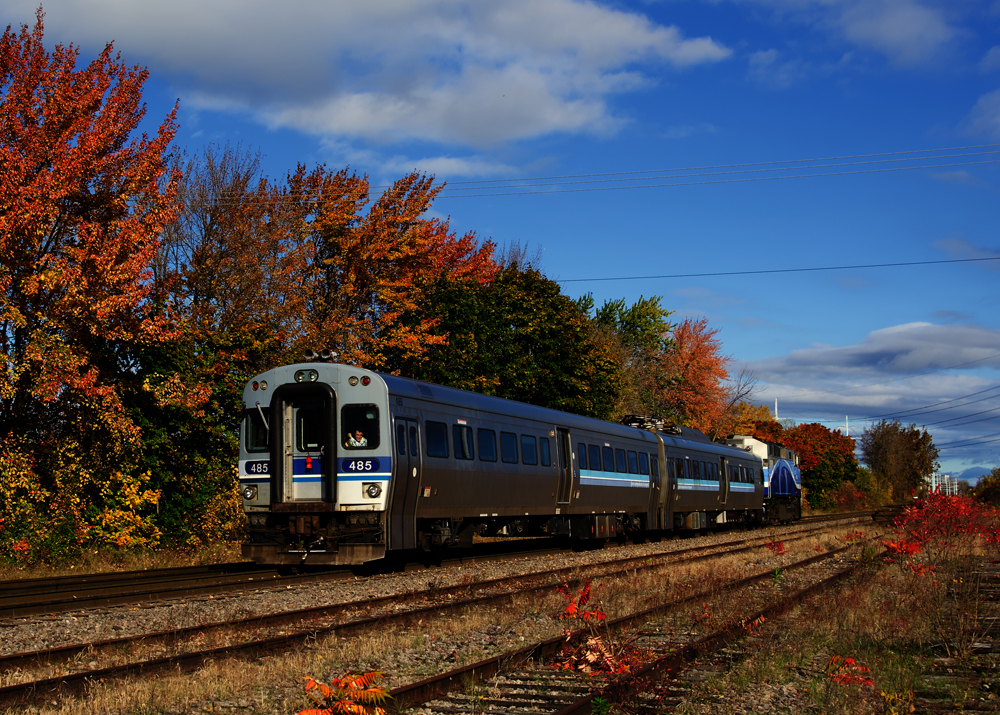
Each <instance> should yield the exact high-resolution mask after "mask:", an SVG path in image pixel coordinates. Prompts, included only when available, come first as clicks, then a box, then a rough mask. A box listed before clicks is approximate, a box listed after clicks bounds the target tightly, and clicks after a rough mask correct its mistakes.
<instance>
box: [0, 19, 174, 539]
mask: <svg viewBox="0 0 1000 715" xmlns="http://www.w3.org/2000/svg"><path fill="white" fill-rule="evenodd" d="M42 40H43V14H42V12H41V10H39V12H38V15H37V20H36V23H35V26H34V28H33V29H29V28H28V27H27V26H23V27H22V28H21V30H20V32H15V31H13V30H12V29H11V28H10V27H9V26H8V27H7V29H6V31H5V32H4V34H3V37H2V38H0V166H3V172H2V173H0V207H2V208H0V256H2V264H0V324H2V328H0V353H2V359H3V361H4V369H3V374H2V376H0V444H2V457H0V476H2V479H0V484H2V487H0V510H2V512H3V514H2V516H3V519H4V521H3V530H2V532H0V549H10V548H12V545H18V544H23V543H25V542H27V543H29V544H30V545H31V548H32V549H34V550H36V551H45V550H46V549H49V548H50V546H51V544H54V543H66V542H67V541H76V542H80V541H82V540H84V539H85V538H88V537H89V538H97V539H99V540H103V541H106V542H110V543H115V544H131V543H142V542H144V541H147V540H150V539H155V537H156V534H155V528H154V527H152V525H151V523H150V521H149V507H150V506H151V505H152V504H153V503H155V501H156V498H157V495H156V493H155V491H152V490H150V489H148V488H147V487H146V479H147V477H148V475H146V474H144V473H143V472H141V471H140V470H139V469H138V466H139V465H138V461H137V460H138V455H139V452H140V449H139V439H138V438H139V434H138V430H137V429H136V426H135V425H134V423H133V422H132V421H131V420H130V419H129V416H128V414H127V413H126V411H125V410H124V409H123V407H122V404H121V399H120V397H121V395H120V386H121V385H122V383H123V382H125V381H128V380H129V379H130V377H129V376H130V367H131V365H130V359H131V358H130V355H131V352H130V351H131V350H132V348H134V347H135V346H140V345H143V344H149V343H153V342H156V341H159V340H161V339H163V338H164V337H165V331H164V323H163V322H162V321H161V320H156V319H152V318H150V317H149V316H148V314H147V311H146V310H145V308H144V306H145V302H146V300H147V298H148V296H149V281H148V270H149V266H150V261H151V258H152V256H153V253H154V251H155V249H156V237H157V235H158V234H159V232H160V231H161V229H162V227H163V225H164V224H165V223H166V222H168V221H169V220H170V219H171V212H172V208H171V194H172V191H173V185H172V184H171V182H169V181H165V182H164V181H163V180H162V179H163V177H164V174H165V172H166V170H167V164H166V161H165V158H164V156H165V150H166V148H167V145H168V143H169V142H170V140H171V138H172V136H173V134H174V131H175V123H174V113H171V114H170V115H169V116H168V117H167V118H166V119H165V121H164V122H163V123H162V125H161V126H160V128H159V131H158V133H157V134H156V136H154V137H153V138H148V137H147V136H146V135H142V137H141V138H138V139H131V138H130V137H131V135H132V132H133V131H134V130H135V129H136V128H137V126H138V124H139V122H140V120H141V119H142V118H143V115H144V113H145V109H144V107H143V105H142V104H141V90H142V86H143V83H144V81H145V79H146V72H145V70H143V69H140V68H136V67H127V66H126V65H125V64H124V63H123V62H122V61H121V60H120V58H119V56H118V55H116V54H114V53H113V49H112V46H111V45H110V44H109V45H108V46H106V47H105V48H104V50H103V51H102V52H101V53H100V54H99V55H98V56H97V57H96V58H95V59H94V60H93V61H92V62H91V63H90V64H89V65H87V66H86V67H83V68H78V67H77V66H76V65H77V59H78V54H79V51H78V49H77V48H75V47H73V46H72V45H70V46H68V47H67V46H63V45H57V46H56V47H55V49H54V50H53V51H52V53H51V54H50V53H49V52H47V51H46V49H45V48H44V46H43V42H42ZM175 111H176V110H175ZM56 532H59V533H60V534H61V536H59V537H58V538H56V536H54V535H55V534H56ZM53 539H54V541H53Z"/></svg>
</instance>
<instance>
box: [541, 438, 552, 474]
mask: <svg viewBox="0 0 1000 715" xmlns="http://www.w3.org/2000/svg"><path fill="white" fill-rule="evenodd" d="M538 456H540V457H541V458H542V466H543V467H551V466H552V453H551V452H550V451H549V438H548V437H539V438H538Z"/></svg>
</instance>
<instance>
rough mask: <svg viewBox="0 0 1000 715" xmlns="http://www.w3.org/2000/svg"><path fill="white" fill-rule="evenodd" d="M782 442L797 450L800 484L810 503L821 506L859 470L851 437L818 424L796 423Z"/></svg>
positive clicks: (787, 431)
mask: <svg viewBox="0 0 1000 715" xmlns="http://www.w3.org/2000/svg"><path fill="white" fill-rule="evenodd" d="M780 442H781V444H783V445H784V446H786V447H788V448H789V449H793V450H795V451H796V452H798V453H799V468H800V469H801V470H802V485H803V486H804V487H805V488H806V489H807V490H808V493H807V498H808V500H809V503H810V504H812V505H813V506H823V505H824V504H826V503H828V502H830V500H831V499H833V495H834V494H835V492H836V491H837V489H838V488H839V487H840V485H841V484H842V483H844V482H853V481H854V479H855V477H856V475H857V471H858V460H857V458H856V457H855V456H854V440H853V439H851V438H850V437H847V436H845V435H843V434H841V433H840V432H838V431H836V430H831V429H829V428H827V427H824V426H823V425H821V424H816V423H810V424H803V425H796V426H795V427H792V428H791V429H788V430H785V431H784V434H783V435H781V439H780Z"/></svg>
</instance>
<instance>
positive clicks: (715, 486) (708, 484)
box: [677, 479, 719, 492]
mask: <svg viewBox="0 0 1000 715" xmlns="http://www.w3.org/2000/svg"><path fill="white" fill-rule="evenodd" d="M677 488H678V489H679V490H681V491H688V492H717V491H719V483H718V482H713V481H710V480H708V479H678V480H677Z"/></svg>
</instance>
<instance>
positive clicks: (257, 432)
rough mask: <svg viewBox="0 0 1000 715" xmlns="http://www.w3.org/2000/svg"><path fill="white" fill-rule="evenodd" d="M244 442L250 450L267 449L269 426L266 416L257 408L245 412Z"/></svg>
mask: <svg viewBox="0 0 1000 715" xmlns="http://www.w3.org/2000/svg"><path fill="white" fill-rule="evenodd" d="M243 434H244V440H243V443H244V445H245V446H246V450H247V451H248V452H266V451H267V426H266V425H265V424H264V416H263V415H261V414H260V413H259V412H258V411H257V410H247V411H246V412H244V413H243Z"/></svg>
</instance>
